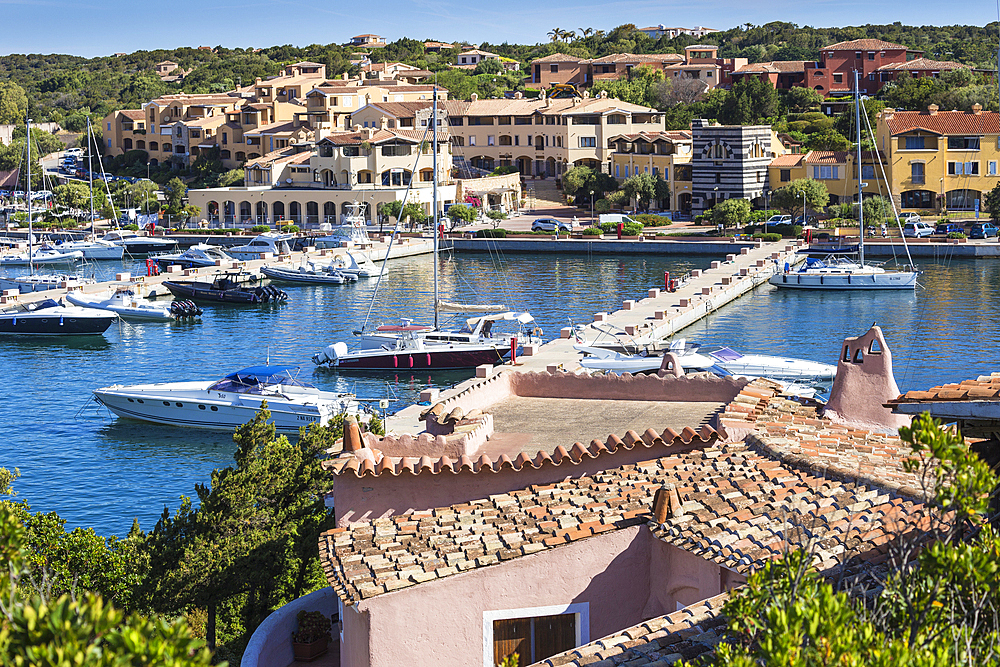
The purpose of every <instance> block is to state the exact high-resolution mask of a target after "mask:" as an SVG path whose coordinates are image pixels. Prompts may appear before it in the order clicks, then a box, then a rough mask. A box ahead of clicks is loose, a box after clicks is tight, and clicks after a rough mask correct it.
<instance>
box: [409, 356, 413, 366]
mask: <svg viewBox="0 0 1000 667" xmlns="http://www.w3.org/2000/svg"><path fill="white" fill-rule="evenodd" d="M410 368H413V355H412V354H411V355H410Z"/></svg>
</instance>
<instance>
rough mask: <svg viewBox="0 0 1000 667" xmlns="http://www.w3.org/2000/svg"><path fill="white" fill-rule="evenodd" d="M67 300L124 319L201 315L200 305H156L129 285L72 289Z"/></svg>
mask: <svg viewBox="0 0 1000 667" xmlns="http://www.w3.org/2000/svg"><path fill="white" fill-rule="evenodd" d="M66 300H67V301H69V302H70V303H72V304H73V305H76V306H80V307H81V308H95V309H98V310H110V311H111V312H113V313H118V315H119V316H120V317H121V318H122V319H124V320H142V321H153V322H171V321H173V320H175V319H178V318H182V317H195V316H197V315H201V308H198V307H197V306H195V305H194V303H190V304H188V303H187V302H177V301H174V302H172V303H171V304H170V305H169V306H167V305H159V304H155V303H153V302H152V301H150V300H148V299H143V298H142V297H139V296H137V295H136V293H135V292H134V291H133V290H132V288H131V287H119V288H117V289H114V288H112V289H108V290H105V291H104V292H98V293H95V294H86V293H84V292H82V291H79V290H74V291H70V292H67V294H66Z"/></svg>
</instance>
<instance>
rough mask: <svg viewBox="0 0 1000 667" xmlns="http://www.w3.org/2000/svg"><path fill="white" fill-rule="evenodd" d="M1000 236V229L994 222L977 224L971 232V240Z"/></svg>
mask: <svg viewBox="0 0 1000 667" xmlns="http://www.w3.org/2000/svg"><path fill="white" fill-rule="evenodd" d="M998 234H1000V229H997V226H996V225H994V224H993V223H992V222H977V223H976V224H974V225H972V229H970V230H969V238H970V239H988V238H992V237H994V236H997V235H998Z"/></svg>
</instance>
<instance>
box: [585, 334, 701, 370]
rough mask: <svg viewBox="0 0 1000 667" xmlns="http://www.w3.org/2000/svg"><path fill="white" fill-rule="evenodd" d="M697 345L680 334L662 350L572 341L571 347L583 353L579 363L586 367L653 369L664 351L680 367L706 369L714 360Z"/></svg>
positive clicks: (593, 368)
mask: <svg viewBox="0 0 1000 667" xmlns="http://www.w3.org/2000/svg"><path fill="white" fill-rule="evenodd" d="M699 347H700V346H699V345H698V344H697V343H688V342H687V341H685V340H684V339H683V338H681V339H678V340H674V341H671V342H670V346H669V347H668V348H667V349H666V350H655V349H654V350H651V349H643V350H642V351H640V352H639V353H638V354H626V353H623V352H618V351H616V350H613V349H609V348H606V347H594V346H592V345H574V346H573V349H574V350H577V351H579V352H583V353H584V354H585V355H587V356H585V357H584V358H583V359H581V360H580V365H581V366H582V367H584V368H586V369H589V370H597V371H606V372H609V373H632V374H633V375H635V374H636V373H655V372H657V371H658V370H660V367H661V365H662V363H663V354H665V353H667V352H672V353H674V354H675V355H677V361H678V363H680V365H681V368H683V369H684V370H697V371H704V370H708V369H710V368H711V367H712V366H714V365H715V364H716V363H717V362H716V360H715V359H713V358H712V357H709V356H706V355H704V354H699V353H698V349H699Z"/></svg>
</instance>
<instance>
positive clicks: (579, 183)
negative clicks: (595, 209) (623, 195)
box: [562, 165, 618, 198]
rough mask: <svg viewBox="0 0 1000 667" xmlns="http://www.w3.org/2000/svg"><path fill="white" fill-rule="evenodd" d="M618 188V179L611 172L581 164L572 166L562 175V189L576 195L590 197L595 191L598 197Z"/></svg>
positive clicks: (568, 193)
mask: <svg viewBox="0 0 1000 667" xmlns="http://www.w3.org/2000/svg"><path fill="white" fill-rule="evenodd" d="M617 189H618V181H616V180H615V178H614V177H613V176H611V175H610V174H605V173H603V172H602V171H600V170H597V169H591V168H590V167H587V166H584V165H579V166H576V167H570V168H569V169H567V170H566V173H564V174H563V175H562V190H563V192H565V193H566V194H567V195H572V196H574V197H584V196H586V197H589V196H590V193H591V192H593V193H594V195H595V196H597V197H598V198H600V197H603V196H604V193H606V192H611V191H613V190H617Z"/></svg>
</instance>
